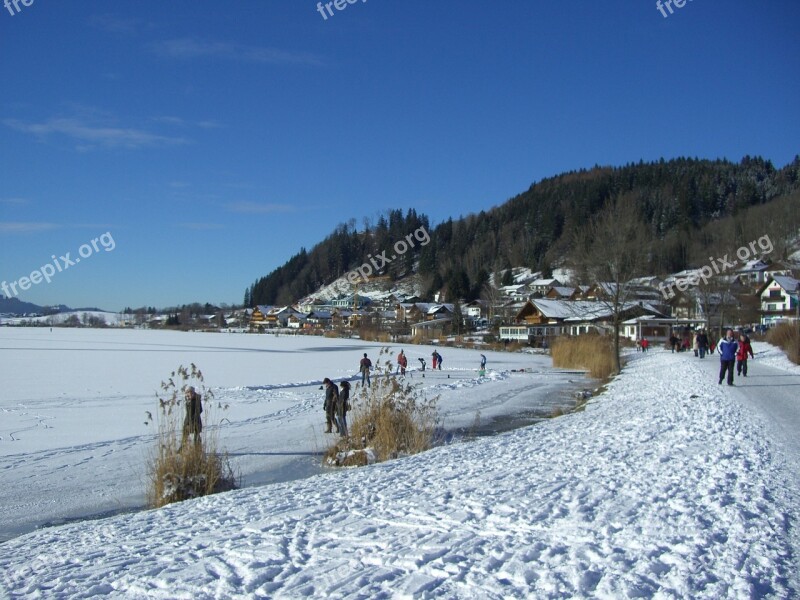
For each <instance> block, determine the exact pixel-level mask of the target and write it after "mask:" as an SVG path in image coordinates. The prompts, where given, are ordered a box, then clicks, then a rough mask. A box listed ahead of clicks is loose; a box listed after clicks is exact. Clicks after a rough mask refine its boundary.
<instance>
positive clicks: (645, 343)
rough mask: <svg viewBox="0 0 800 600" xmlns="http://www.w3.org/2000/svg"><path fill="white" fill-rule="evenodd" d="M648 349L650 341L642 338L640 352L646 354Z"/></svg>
mask: <svg viewBox="0 0 800 600" xmlns="http://www.w3.org/2000/svg"><path fill="white" fill-rule="evenodd" d="M649 347H650V341H649V340H648V339H647V338H642V352H647V349H648V348H649Z"/></svg>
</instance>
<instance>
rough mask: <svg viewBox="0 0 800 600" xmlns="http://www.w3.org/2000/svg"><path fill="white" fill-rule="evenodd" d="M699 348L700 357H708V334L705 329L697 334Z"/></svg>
mask: <svg viewBox="0 0 800 600" xmlns="http://www.w3.org/2000/svg"><path fill="white" fill-rule="evenodd" d="M697 350H698V351H699V352H700V358H705V357H706V352H708V335H707V334H706V331H705V329H701V330H700V333H698V334H697Z"/></svg>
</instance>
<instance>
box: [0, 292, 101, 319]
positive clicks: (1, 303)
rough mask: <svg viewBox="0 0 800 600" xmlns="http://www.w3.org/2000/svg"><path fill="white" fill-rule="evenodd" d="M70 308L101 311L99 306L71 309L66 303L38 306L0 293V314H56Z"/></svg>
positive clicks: (68, 310) (67, 310)
mask: <svg viewBox="0 0 800 600" xmlns="http://www.w3.org/2000/svg"><path fill="white" fill-rule="evenodd" d="M72 310H77V311H85V312H103V311H102V309H99V308H76V309H72V308H70V307H69V306H67V305H66V304H54V305H52V306H39V305H38V304H33V303H32V302H23V301H22V300H20V299H19V298H6V297H5V296H3V295H2V294H0V314H6V315H15V316H19V317H21V316H23V315H31V314H38V315H57V314H60V313H66V312H70V311H72Z"/></svg>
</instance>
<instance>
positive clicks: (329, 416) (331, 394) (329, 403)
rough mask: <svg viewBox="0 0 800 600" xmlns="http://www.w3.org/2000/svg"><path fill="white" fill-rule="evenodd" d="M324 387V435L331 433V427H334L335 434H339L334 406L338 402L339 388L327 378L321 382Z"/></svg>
mask: <svg viewBox="0 0 800 600" xmlns="http://www.w3.org/2000/svg"><path fill="white" fill-rule="evenodd" d="M322 383H323V385H324V386H325V402H324V403H323V405H322V409H323V410H324V411H325V425H326V426H327V429H325V433H332V431H331V425H336V433H339V423H338V422H337V421H336V404H337V402H338V401H339V388H338V387H337V386H336V384H335V383H333V382H332V381H331V380H330V379H328V378H327V377H326V378H325V379H323V380H322Z"/></svg>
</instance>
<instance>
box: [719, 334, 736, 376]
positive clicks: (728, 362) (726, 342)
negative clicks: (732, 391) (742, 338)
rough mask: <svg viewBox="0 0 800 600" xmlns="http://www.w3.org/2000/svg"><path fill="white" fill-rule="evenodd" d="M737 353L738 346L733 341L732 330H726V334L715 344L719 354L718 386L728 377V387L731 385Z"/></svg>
mask: <svg viewBox="0 0 800 600" xmlns="http://www.w3.org/2000/svg"><path fill="white" fill-rule="evenodd" d="M738 351H739V344H737V343H736V340H735V339H733V329H728V334H727V335H726V336H725V338H724V339H722V340H720V341H719V343H718V344H717V352H718V353H719V364H720V366H719V382H718V384H719V385H722V380H723V379H725V374H726V373H727V375H728V385H733V365H734V363H735V362H736V354H737V352H738Z"/></svg>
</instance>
